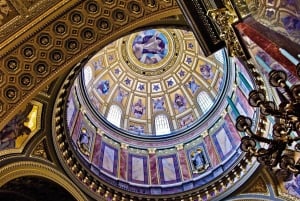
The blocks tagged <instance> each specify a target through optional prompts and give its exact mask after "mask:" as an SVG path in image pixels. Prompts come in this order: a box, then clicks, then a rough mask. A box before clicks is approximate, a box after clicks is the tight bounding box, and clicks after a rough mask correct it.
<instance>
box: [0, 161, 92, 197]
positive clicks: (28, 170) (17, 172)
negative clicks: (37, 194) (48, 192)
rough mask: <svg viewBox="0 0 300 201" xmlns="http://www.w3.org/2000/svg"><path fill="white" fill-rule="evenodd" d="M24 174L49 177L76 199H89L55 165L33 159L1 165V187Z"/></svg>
mask: <svg viewBox="0 0 300 201" xmlns="http://www.w3.org/2000/svg"><path fill="white" fill-rule="evenodd" d="M24 176H38V177H42V178H47V179H49V180H51V181H53V182H55V183H57V184H59V185H60V186H61V187H63V188H64V189H66V190H67V191H68V192H70V193H71V195H73V196H74V198H75V199H76V200H87V198H86V196H85V195H84V194H83V193H82V192H81V191H80V189H79V188H78V187H77V186H76V185H75V184H73V183H72V182H71V181H70V180H69V179H68V178H67V177H66V176H65V175H64V174H62V173H61V172H59V171H58V170H56V169H54V168H53V167H50V166H47V165H45V164H41V163H38V162H33V161H21V162H16V163H11V164H9V165H6V166H3V167H1V168H0V187H1V186H3V185H4V184H6V183H7V182H9V181H11V180H13V179H16V178H19V177H24Z"/></svg>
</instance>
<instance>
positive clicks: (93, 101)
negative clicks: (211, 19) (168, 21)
mask: <svg viewBox="0 0 300 201" xmlns="http://www.w3.org/2000/svg"><path fill="white" fill-rule="evenodd" d="M233 63H235V62H234V61H233V59H232V58H230V57H228V54H227V49H226V48H224V49H221V50H219V51H218V52H216V53H215V54H213V55H211V56H209V57H206V56H204V53H203V51H202V49H201V47H200V46H199V44H198V42H197V40H196V38H195V37H194V34H193V32H191V31H190V30H189V29H187V28H182V27H181V28H180V27H177V28H176V27H169V28H166V27H164V28H161V27H150V28H145V29H143V30H137V31H135V32H133V33H131V34H129V35H126V36H123V37H121V38H120V39H117V40H116V41H114V42H112V43H110V44H108V45H107V46H105V47H104V48H102V49H101V50H99V51H98V52H97V53H95V55H93V56H91V58H89V59H88V60H87V61H86V62H84V64H82V65H83V68H82V70H81V72H79V73H78V75H77V77H76V78H75V80H74V82H73V84H72V85H71V90H70V93H69V95H68V98H67V107H66V109H65V112H66V117H67V121H66V124H67V125H66V126H67V130H68V131H69V136H67V137H68V138H69V139H70V140H71V142H72V143H71V144H72V148H71V149H72V151H73V152H74V153H75V155H77V156H79V158H80V159H81V160H82V162H83V164H84V165H85V168H86V171H88V172H90V173H89V174H91V175H93V177H94V178H96V179H99V181H102V183H103V182H105V183H106V182H107V185H108V186H109V185H112V186H115V187H117V188H120V189H122V190H126V191H132V192H136V193H140V194H146V195H152V196H155V195H170V194H173V193H182V192H185V191H189V190H194V189H199V188H203V187H204V186H207V185H208V184H210V185H214V183H215V182H218V181H219V179H220V177H224V176H225V175H226V174H224V172H230V171H232V170H234V169H235V167H236V165H237V164H239V163H243V155H244V154H243V153H242V152H241V151H240V149H239V146H238V145H239V144H238V142H239V141H240V138H241V135H240V134H239V133H238V132H237V131H236V129H235V127H234V118H235V117H236V116H237V115H238V113H239V112H237V110H238V109H239V111H240V112H242V113H243V114H244V115H247V116H251V117H252V118H253V119H257V114H256V112H255V110H253V108H251V107H249V106H248V103H247V99H246V97H245V94H246V93H247V92H248V91H249V90H250V89H251V88H252V87H253V86H254V83H253V81H252V79H253V78H252V77H251V75H250V74H249V72H248V70H247V69H246V68H245V67H243V65H241V64H240V67H239V68H237V67H236V66H234V65H233ZM237 108H238V109H237ZM245 168H246V169H248V170H250V169H255V168H253V167H252V165H250V166H248V167H245ZM249 172H250V174H251V172H252V171H249ZM240 176H241V177H247V174H245V173H241V175H240ZM248 176H249V175H248ZM234 184H235V182H233V183H232V185H233V186H234ZM224 191H225V190H224Z"/></svg>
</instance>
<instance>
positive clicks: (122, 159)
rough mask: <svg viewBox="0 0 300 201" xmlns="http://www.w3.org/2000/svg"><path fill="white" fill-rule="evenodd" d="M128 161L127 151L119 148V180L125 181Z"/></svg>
mask: <svg viewBox="0 0 300 201" xmlns="http://www.w3.org/2000/svg"><path fill="white" fill-rule="evenodd" d="M127 159H128V151H127V150H126V149H124V148H121V155H120V165H119V167H120V171H119V172H120V179H124V180H127V176H126V175H127V174H126V173H127V161H128V160H127Z"/></svg>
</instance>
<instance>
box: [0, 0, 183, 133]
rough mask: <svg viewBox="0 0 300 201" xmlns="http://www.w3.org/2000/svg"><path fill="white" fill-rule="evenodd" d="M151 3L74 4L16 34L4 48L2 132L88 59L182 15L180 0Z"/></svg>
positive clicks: (1, 58)
mask: <svg viewBox="0 0 300 201" xmlns="http://www.w3.org/2000/svg"><path fill="white" fill-rule="evenodd" d="M146 2H148V1H142V2H138V1H134V0H132V1H126V2H125V1H121V0H116V1H91V0H90V1H84V2H82V3H80V4H77V5H76V6H75V7H74V1H70V3H67V4H64V5H61V6H59V5H58V7H57V9H58V10H54V11H53V12H52V13H48V16H47V17H46V16H44V15H42V17H41V18H38V19H37V20H38V21H37V22H36V21H34V23H35V24H31V25H28V26H29V27H27V29H29V30H27V31H26V32H25V30H26V29H22V31H21V32H22V33H21V32H17V33H15V35H14V36H12V37H11V40H10V41H11V42H10V43H9V45H8V44H7V42H4V43H2V44H0V46H1V47H2V50H1V52H2V54H1V55H0V65H1V66H2V68H1V70H0V94H1V96H0V122H1V123H0V129H1V128H3V126H4V125H6V123H7V122H8V121H9V119H11V118H12V117H13V116H14V115H15V114H16V113H17V108H19V107H23V106H24V105H25V104H26V103H27V102H28V101H29V100H30V99H31V98H33V97H34V96H35V95H36V94H37V93H38V92H39V91H41V90H42V89H43V88H45V87H46V86H47V84H49V83H50V82H51V81H53V80H54V79H55V78H57V77H58V76H59V75H61V74H62V73H64V72H67V71H69V70H70V69H71V68H72V67H73V66H74V65H75V64H76V63H77V62H78V61H79V60H81V59H82V58H83V57H84V56H86V55H88V54H91V53H93V52H95V51H97V50H99V49H100V48H101V47H103V46H104V45H106V44H108V43H109V42H111V41H113V40H115V39H116V38H118V37H120V36H121V35H124V34H126V33H129V32H130V31H132V30H134V29H136V28H138V27H142V26H145V25H147V24H149V23H152V22H155V21H157V20H159V19H162V18H165V17H168V16H174V15H178V14H179V13H180V10H179V9H178V7H177V4H176V2H175V0H168V1H165V0H164V1H153V2H154V3H153V5H152V4H149V3H146ZM64 3H66V2H65V1H64ZM77 3H78V2H77ZM62 4H63V3H62ZM46 13H47V12H46ZM13 38H14V39H15V40H12V39H13ZM8 41H9V40H8ZM3 47H5V48H3Z"/></svg>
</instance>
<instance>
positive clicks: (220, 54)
mask: <svg viewBox="0 0 300 201" xmlns="http://www.w3.org/2000/svg"><path fill="white" fill-rule="evenodd" d="M214 56H215V58H216V60H217V61H219V62H220V63H221V64H224V56H223V50H219V51H218V52H216V53H215V54H214Z"/></svg>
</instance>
